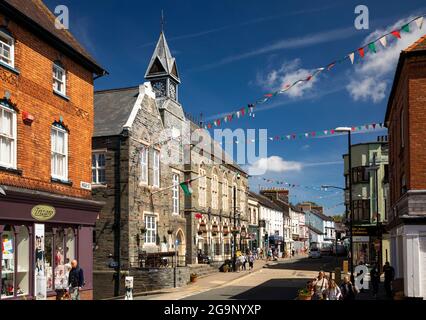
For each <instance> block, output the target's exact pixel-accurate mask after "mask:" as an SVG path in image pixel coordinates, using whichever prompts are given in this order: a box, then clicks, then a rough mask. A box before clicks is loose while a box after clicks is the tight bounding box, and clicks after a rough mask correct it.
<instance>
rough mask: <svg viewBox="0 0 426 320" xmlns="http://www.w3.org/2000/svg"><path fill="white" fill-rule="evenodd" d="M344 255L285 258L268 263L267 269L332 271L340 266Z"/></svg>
mask: <svg viewBox="0 0 426 320" xmlns="http://www.w3.org/2000/svg"><path fill="white" fill-rule="evenodd" d="M344 259H345V258H344V257H337V258H336V257H332V256H324V257H321V258H319V259H309V258H302V259H297V260H294V261H291V260H287V261H285V262H279V263H277V264H273V265H269V266H268V267H267V268H268V269H286V270H300V271H320V270H323V271H325V272H332V271H333V272H334V269H335V268H336V267H340V268H341V267H342V265H343V260H344Z"/></svg>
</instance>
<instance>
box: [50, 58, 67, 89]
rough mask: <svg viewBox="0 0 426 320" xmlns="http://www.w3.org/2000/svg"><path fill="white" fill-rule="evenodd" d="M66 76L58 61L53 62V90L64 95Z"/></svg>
mask: <svg viewBox="0 0 426 320" xmlns="http://www.w3.org/2000/svg"><path fill="white" fill-rule="evenodd" d="M66 86H67V78H66V73H65V69H64V68H63V67H62V65H61V64H60V63H59V62H54V63H53V91H55V92H56V93H59V94H61V95H63V96H65V95H66Z"/></svg>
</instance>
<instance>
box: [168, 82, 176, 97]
mask: <svg viewBox="0 0 426 320" xmlns="http://www.w3.org/2000/svg"><path fill="white" fill-rule="evenodd" d="M169 91H170V97H171V98H172V99H174V100H176V85H175V84H174V83H170V86H169Z"/></svg>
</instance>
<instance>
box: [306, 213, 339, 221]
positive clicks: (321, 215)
mask: <svg viewBox="0 0 426 320" xmlns="http://www.w3.org/2000/svg"><path fill="white" fill-rule="evenodd" d="M309 212H310V213H312V214H314V215H316V216H317V217H319V218H321V219H322V220H325V221H333V219H332V218H331V217H329V216H326V215H325V214H323V213H321V212H318V211H316V210H309Z"/></svg>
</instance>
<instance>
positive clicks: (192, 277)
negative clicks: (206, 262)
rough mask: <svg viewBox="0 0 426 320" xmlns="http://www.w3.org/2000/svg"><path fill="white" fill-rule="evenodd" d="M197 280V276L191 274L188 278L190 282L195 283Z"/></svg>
mask: <svg viewBox="0 0 426 320" xmlns="http://www.w3.org/2000/svg"><path fill="white" fill-rule="evenodd" d="M197 278H198V275H197V274H196V273H191V275H190V276H189V279H190V281H191V282H196V281H197Z"/></svg>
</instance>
